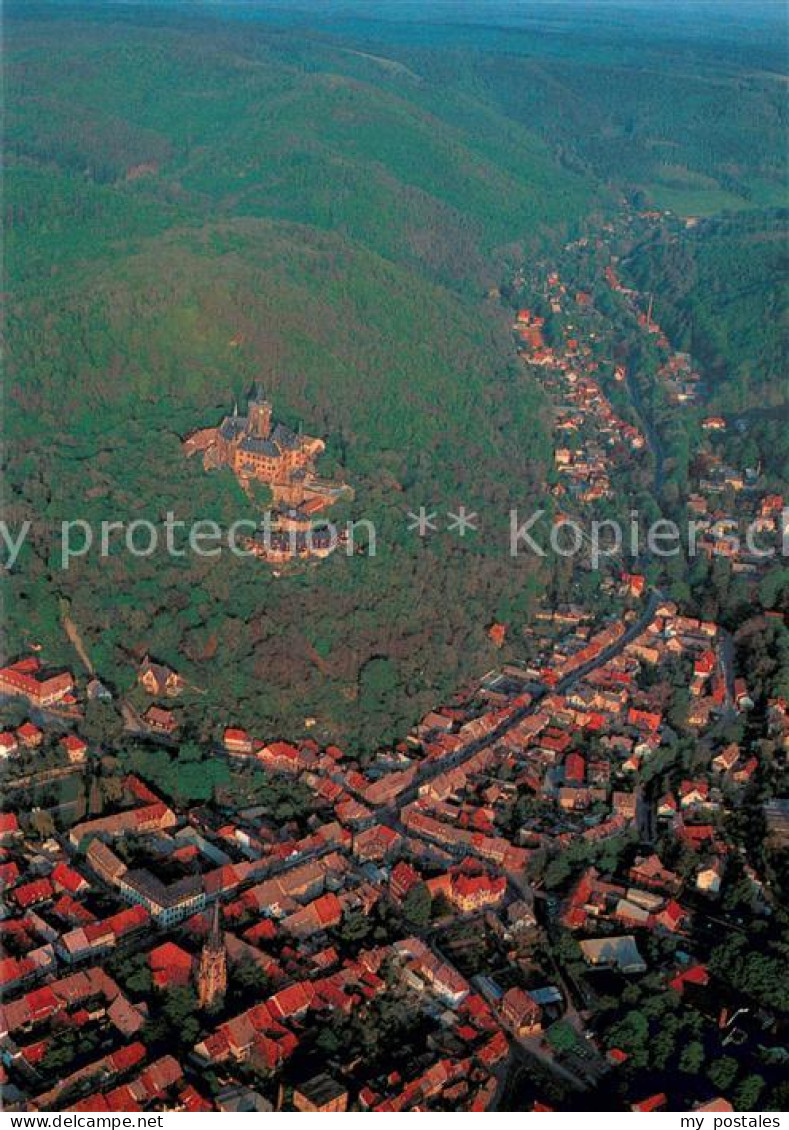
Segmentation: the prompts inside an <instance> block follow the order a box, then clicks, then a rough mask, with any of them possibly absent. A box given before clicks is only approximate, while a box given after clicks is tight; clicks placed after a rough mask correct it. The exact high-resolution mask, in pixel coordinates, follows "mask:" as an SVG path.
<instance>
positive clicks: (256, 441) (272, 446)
mask: <svg viewBox="0 0 789 1130" xmlns="http://www.w3.org/2000/svg"><path fill="white" fill-rule="evenodd" d="M239 447H240V449H241V451H248V452H249V453H250V454H252V455H268V456H269V457H270V458H272V459H276V458H277V457H278V456H279V455H280V449H279V446H278V444H276V443H273V442H272V441H271V440H270V439H261V438H260V437H259V436H250V435H246V436H244V438H243V439H242V441H241V443H240V445H239Z"/></svg>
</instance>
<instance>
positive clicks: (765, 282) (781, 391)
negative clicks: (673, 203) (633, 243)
mask: <svg viewBox="0 0 789 1130" xmlns="http://www.w3.org/2000/svg"><path fill="white" fill-rule="evenodd" d="M786 223H787V212H786V210H785V209H784V210H782V209H775V210H769V209H764V210H760V211H748V212H742V213H739V214H732V215H727V216H724V217H719V218H717V219H710V220H707V221H705V222H704V223H701V224H699V225H698V226H695V227H692V228H691V229H689V230H680V231H673V232H661V233H659V234H658V235H657V236H656V237H655V238H654V239H652V240H650V241H649V242H648V243H646V244H644V245H642V246H640V247H637V248H636V249H635V251H634V253H633V254H632V256H631V258H630V259H629V261H628V263H627V269H628V273H629V275H630V277H631V278H632V279H633V280H634V281H635V282H636V285H637V286H638V287H639V288H640V289H642V290H643V291H645V292H648V293H652V294H653V295H654V296H655V315H656V317H657V318H658V320H659V321H660V323H661V324H662V325H663V326H664V328H665V329H666V330H667V332H668V333H669V334H670V335H671V337H672V340H673V341H674V342H675V344H676V345H677V346H678V347H679V348H681V349H685V350H688V351H689V352H691V353H692V354H693V356H694V357H695V358H696V359H697V360H698V361H699V362H700V363H701V365H702V368H703V371H704V375H705V379H706V382H707V386H708V400H707V405H708V410H709V411H717V412H720V413H723V414H724V415H727V416H730V417H732V418H734V419H746V420H747V421H748V434H749V443H748V445H747V447H748V449H747V450H746V451H745V452H744V453H743V458H744V459H745V462H746V463H747V462H750V463H751V464H753V465H756V464H757V463H758V462H759V461H760V460H761V461H762V462H766V464H767V465H768V466H769V467H770V468H771V469H772V470H773V471H774V472H775V473H776V474H778V475H779V476H780V477H783V478H786V475H787V473H789V429H787V427H786V421H787V417H788V416H789V376H787V360H789V316H788V314H787V311H788V310H789V306H788V305H787V298H788V297H789V251H788V250H787V245H786Z"/></svg>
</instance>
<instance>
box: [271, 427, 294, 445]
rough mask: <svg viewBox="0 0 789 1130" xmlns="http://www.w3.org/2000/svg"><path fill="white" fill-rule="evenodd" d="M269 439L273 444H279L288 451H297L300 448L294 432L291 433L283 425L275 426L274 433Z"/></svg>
mask: <svg viewBox="0 0 789 1130" xmlns="http://www.w3.org/2000/svg"><path fill="white" fill-rule="evenodd" d="M271 438H272V440H273V442H274V443H276V444H279V446H280V447H284V448H286V449H287V450H289V451H297V450H298V449H299V447H301V440H300V439H299V437H298V436H297V435H296V433H295V432H294V431H291V429H290V428H289V427H287V426H286V425H285V424H276V425H275V427H274V431H273V432H272V433H271Z"/></svg>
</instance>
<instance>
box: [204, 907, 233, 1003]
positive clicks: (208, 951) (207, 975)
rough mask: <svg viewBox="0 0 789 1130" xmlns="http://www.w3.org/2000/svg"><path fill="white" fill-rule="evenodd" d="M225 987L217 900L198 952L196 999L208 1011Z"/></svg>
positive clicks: (218, 1001)
mask: <svg viewBox="0 0 789 1130" xmlns="http://www.w3.org/2000/svg"><path fill="white" fill-rule="evenodd" d="M226 989H227V957H226V955H225V939H224V936H223V934H222V927H221V925H220V922H219V902H218V901H217V902H215V903H214V910H213V914H212V917H211V931H210V933H209V935H208V939H207V941H206V943H205V945H204V946H203V950H202V953H201V954H200V967H199V969H198V971H197V999H198V1001H199V1003H200V1007H201V1008H204V1009H207V1010H208V1011H209V1012H211V1011H213V1010H214V1009H216V1008H218V1007H219V1006H220V1005H221V1003H222V1000H223V998H224V995H225V990H226Z"/></svg>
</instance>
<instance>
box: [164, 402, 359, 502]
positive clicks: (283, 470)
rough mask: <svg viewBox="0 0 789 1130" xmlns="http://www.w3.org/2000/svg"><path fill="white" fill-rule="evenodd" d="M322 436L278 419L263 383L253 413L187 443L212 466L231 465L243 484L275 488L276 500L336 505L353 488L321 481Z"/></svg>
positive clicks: (249, 411)
mask: <svg viewBox="0 0 789 1130" xmlns="http://www.w3.org/2000/svg"><path fill="white" fill-rule="evenodd" d="M325 447H326V445H325V444H324V442H323V440H322V439H317V438H316V437H315V436H308V435H302V434H301V433H298V434H297V433H296V432H294V431H291V429H290V428H288V427H286V426H285V425H284V424H280V423H275V422H274V420H273V418H272V407H271V404H270V402H269V401H268V400H267V399H266V398H265V397H264V396H263V394H262V392H261V390H260V388H259V387H256V388H255V391H254V393H253V395H252V396H251V397H250V399H249V401H248V404H247V413H246V415H244V416H242V415H239V412H238V407H237V406H236V407H235V408H234V409H233V414H232V416H225V418H224V419H223V420H222V423H221V424H220V425H219V427H218V428H202V429H201V430H200V431H197V432H193V433H192V435H190V436H188V437H187V439H186V440H185V441H184V450H185V451H186V454H187V456H189V455H193V454H195V452H197V451H201V452H202V453H203V466H204V467H205V468H206V470H211V469H212V468H215V467H229V468H230V469H231V470H232V471H233V472H234V474H235V475H236V477H237V478H238V480H239V482H241V484H242V486H247V485H248V484H249V483H251V482H261V483H266V484H267V485H268V486H270V487H271V490H272V494H273V496H274V502H275V504H285V505H286V506H289V507H303V506H304V505H305V503H311V506H310V509H312V510H319V509H322V507H324V506H330V505H331V504H332V503H333V502H334V501H336V499H337V498H338V497H339V496H340V495H341V494H343V493H345V492H347V490H348V488H347V487H346V486H345V484H344V483H333V482H328V481H327V480H325V479H320V478H319V477H318V476H317V475H316V474H315V471H314V469H313V464H314V462H315V460H316V459H317V458H318V456H319V455H320V454H321V453H322V452H323V451H324V450H325Z"/></svg>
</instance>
